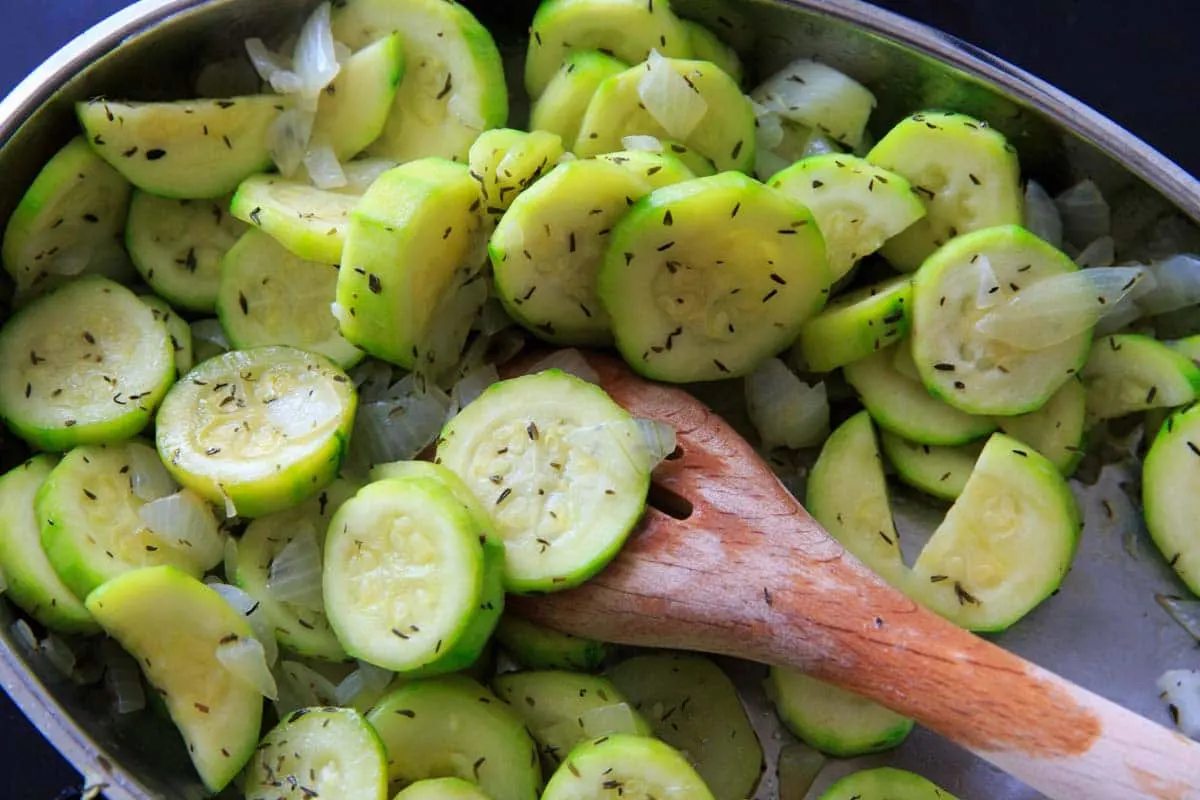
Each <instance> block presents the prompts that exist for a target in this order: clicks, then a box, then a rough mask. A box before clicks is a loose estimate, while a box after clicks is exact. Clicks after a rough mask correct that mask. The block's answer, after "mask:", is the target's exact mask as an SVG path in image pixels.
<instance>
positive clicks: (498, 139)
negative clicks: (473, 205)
mask: <svg viewBox="0 0 1200 800" xmlns="http://www.w3.org/2000/svg"><path fill="white" fill-rule="evenodd" d="M562 154H563V142H562V138H561V137H560V136H559V135H558V134H555V133H548V132H547V131H537V130H535V131H533V132H532V133H525V132H524V131H516V130H512V129H511V128H497V129H495V130H491V131H485V132H484V133H482V134H481V135H480V136H479V138H478V139H476V140H475V144H473V145H471V154H470V163H471V172H472V177H473V178H475V180H477V181H479V185H480V188H481V189H482V191H483V204H484V206H485V207H486V210H487V213H488V214H490V215H492V216H494V217H496V218H499V216H500V215H501V214H503V213H504V212H505V211H507V210H508V207H509V206H511V205H512V203H513V201H514V200H516V199H517V195H519V194H520V193H521V192H523V191H525V190H526V189H528V188H529V187H530V186H532V185H533V183H534V182H535V181H537V180H538V179H539V178H541V177H542V176H543V175H544V174H546V172H547V171H548V170H550V169H552V168H553V167H554V165H555V164H557V163H558V160H559V159H560V158H561V157H562Z"/></svg>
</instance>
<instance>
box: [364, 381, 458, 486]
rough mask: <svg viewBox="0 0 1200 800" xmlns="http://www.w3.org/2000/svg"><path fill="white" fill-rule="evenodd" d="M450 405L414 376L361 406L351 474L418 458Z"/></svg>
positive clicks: (433, 388)
mask: <svg viewBox="0 0 1200 800" xmlns="http://www.w3.org/2000/svg"><path fill="white" fill-rule="evenodd" d="M481 363H482V362H481ZM418 384H420V386H418ZM450 405H451V401H450V397H449V395H447V394H446V393H445V392H443V391H442V390H441V389H438V388H437V387H436V386H432V385H430V384H429V383H428V382H426V381H418V380H417V379H416V378H415V377H414V376H412V375H407V376H405V377H404V378H403V379H401V380H400V382H399V383H397V384H396V385H395V386H393V387H390V388H389V389H388V390H387V391H386V392H385V393H384V396H383V397H382V398H381V399H380V400H377V401H375V402H371V403H363V404H361V405H359V407H358V413H357V416H356V417H355V420H354V433H353V435H352V436H351V439H350V441H351V445H350V455H349V459H348V467H347V468H348V470H349V471H350V472H351V473H352V474H359V473H362V474H365V473H367V472H369V471H370V469H371V467H373V466H375V465H376V464H387V463H390V462H392V461H408V460H411V459H413V458H416V457H417V455H419V454H420V452H421V451H422V450H424V449H425V448H426V447H428V446H429V445H430V444H432V443H433V440H434V439H436V438H437V435H438V433H439V432H440V431H441V429H442V425H443V424H444V423H445V421H446V416H447V415H448V414H449V411H450Z"/></svg>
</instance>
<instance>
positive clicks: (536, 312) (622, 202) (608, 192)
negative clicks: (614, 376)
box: [488, 160, 650, 345]
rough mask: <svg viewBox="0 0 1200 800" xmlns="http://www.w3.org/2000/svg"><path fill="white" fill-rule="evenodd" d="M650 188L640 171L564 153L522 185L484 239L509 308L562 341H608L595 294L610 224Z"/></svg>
mask: <svg viewBox="0 0 1200 800" xmlns="http://www.w3.org/2000/svg"><path fill="white" fill-rule="evenodd" d="M649 193H650V185H649V183H647V182H646V181H645V180H643V179H642V178H641V177H640V176H638V175H636V174H635V173H633V172H631V171H630V170H627V169H624V168H622V167H621V166H618V165H616V164H613V163H610V162H606V161H599V160H596V161H593V160H580V161H570V162H567V163H565V164H560V165H559V166H557V167H555V168H554V169H553V170H552V171H551V172H550V174H549V175H547V176H546V177H545V178H543V179H542V180H540V181H538V182H537V183H536V184H534V185H533V186H531V187H530V188H529V189H528V190H526V191H525V192H523V193H521V195H520V196H519V197H517V199H516V200H515V201H514V202H513V204H512V207H511V208H509V210H508V213H506V214H505V215H504V217H503V218H502V219H501V220H500V224H499V225H498V226H497V227H496V231H495V233H493V234H492V239H491V242H490V244H489V247H488V251H489V254H490V255H491V259H492V269H493V271H494V273H495V276H496V291H497V294H499V296H500V299H501V301H502V302H503V303H504V307H505V309H506V310H507V311H508V313H509V315H510V316H512V317H513V319H515V320H516V321H517V322H519V323H521V325H523V326H524V327H526V328H528V329H529V330H530V331H532V332H533V333H534V334H535V335H537V336H539V337H541V338H543V339H546V340H548V341H551V342H555V343H557V344H563V345H588V344H590V345H602V344H606V343H608V342H609V341H611V338H612V334H611V332H610V330H609V328H610V324H609V316H608V312H607V311H605V308H604V304H603V303H602V302H601V301H600V298H599V297H598V296H597V294H596V275H597V273H598V272H599V270H600V265H601V264H602V263H603V261H604V257H605V249H606V247H607V246H608V243H609V240H610V238H611V235H612V231H613V226H614V225H616V223H617V221H618V220H620V219H621V218H622V217H623V216H624V215H625V213H626V212H627V211H628V210H629V206H630V205H631V204H632V203H633V202H635V201H637V200H639V199H641V198H642V197H644V196H645V195H647V194H649Z"/></svg>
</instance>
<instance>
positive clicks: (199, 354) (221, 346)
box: [191, 319, 229, 364]
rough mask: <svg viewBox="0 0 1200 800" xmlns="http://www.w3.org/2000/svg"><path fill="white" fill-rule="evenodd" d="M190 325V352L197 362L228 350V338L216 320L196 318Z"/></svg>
mask: <svg viewBox="0 0 1200 800" xmlns="http://www.w3.org/2000/svg"><path fill="white" fill-rule="evenodd" d="M191 327H192V352H193V356H194V358H195V361H196V363H197V364H199V363H200V362H201V361H207V360H208V359H210V358H212V357H213V356H218V355H220V354H221V353H227V352H229V340H228V339H226V338H225V331H224V330H223V329H222V328H221V323H220V322H218V321H217V320H215V319H200V320H196V321H195V322H193V323H192V326H191Z"/></svg>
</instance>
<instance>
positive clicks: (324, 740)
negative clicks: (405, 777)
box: [243, 708, 388, 800]
mask: <svg viewBox="0 0 1200 800" xmlns="http://www.w3.org/2000/svg"><path fill="white" fill-rule="evenodd" d="M245 782H246V785H245V788H244V790H243V791H244V792H245V794H246V800H278V798H279V797H280V793H281V792H282V793H284V794H285V795H286V794H293V795H295V796H296V797H305V798H319V797H331V798H337V797H345V798H350V797H352V798H354V800H387V796H388V794H387V789H388V775H387V756H386V754H385V753H384V750H383V743H382V742H380V741H379V736H378V735H376V733H375V730H374V729H373V728H372V727H371V726H370V725H368V724H367V722H366V720H364V719H363V718H362V717H361V716H360V715H359V713H358V712H357V711H355V710H354V709H351V708H302V709H300V710H299V711H293V712H292V713H291V714H289V715H288V716H287V717H285V718H284V719H283V721H281V722H280V723H279V724H278V725H276V726H275V727H274V728H273V729H272V730H271V732H270V733H268V734H267V735H266V736H265V737H263V740H262V742H261V743H260V744H259V745H258V748H257V749H256V750H255V751H254V758H253V759H251V761H250V764H249V765H248V766H247V767H246V779H245Z"/></svg>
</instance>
